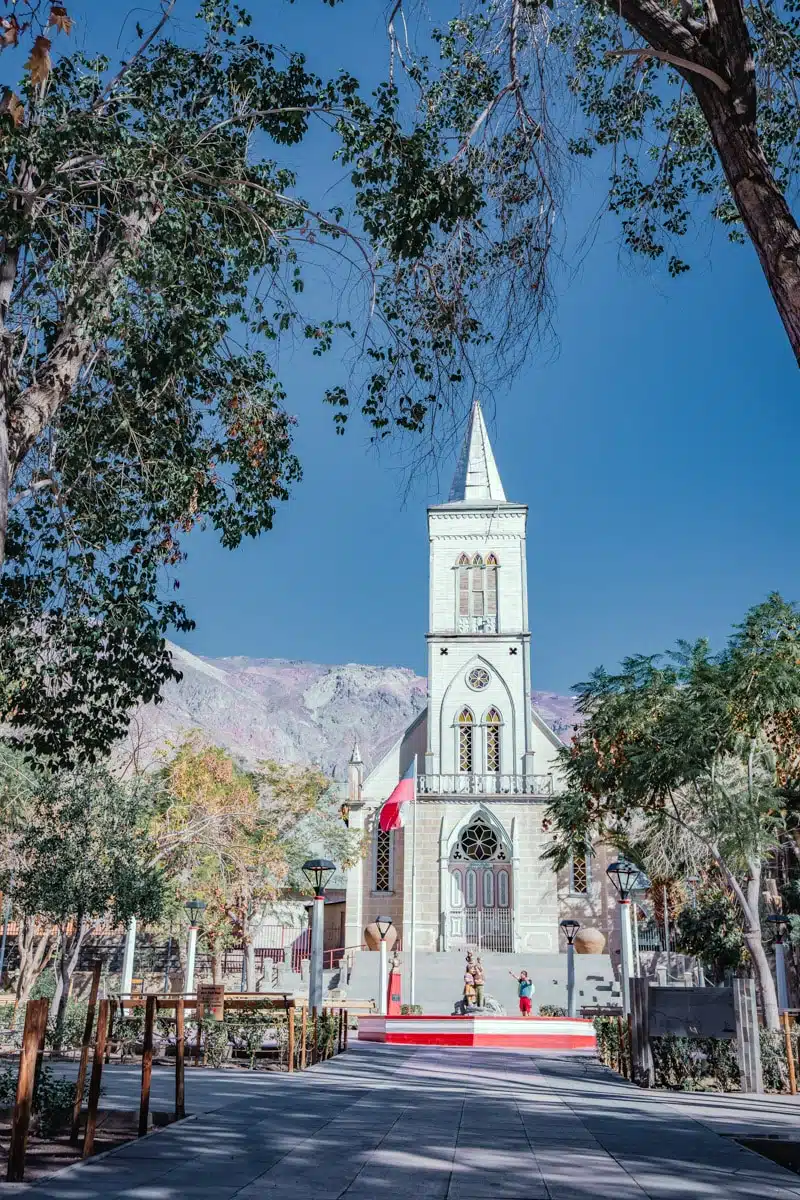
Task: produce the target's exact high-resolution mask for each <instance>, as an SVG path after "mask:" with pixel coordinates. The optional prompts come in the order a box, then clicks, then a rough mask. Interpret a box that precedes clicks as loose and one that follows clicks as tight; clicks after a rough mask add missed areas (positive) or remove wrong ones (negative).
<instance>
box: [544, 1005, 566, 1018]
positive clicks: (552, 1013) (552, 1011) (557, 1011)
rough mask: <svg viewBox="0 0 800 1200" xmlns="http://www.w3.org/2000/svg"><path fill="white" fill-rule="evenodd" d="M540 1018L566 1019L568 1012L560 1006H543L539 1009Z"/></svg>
mask: <svg viewBox="0 0 800 1200" xmlns="http://www.w3.org/2000/svg"><path fill="white" fill-rule="evenodd" d="M539 1016H540V1017H566V1016H567V1010H566V1009H565V1008H562V1007H561V1005H560V1004H542V1005H541V1006H540V1008H539Z"/></svg>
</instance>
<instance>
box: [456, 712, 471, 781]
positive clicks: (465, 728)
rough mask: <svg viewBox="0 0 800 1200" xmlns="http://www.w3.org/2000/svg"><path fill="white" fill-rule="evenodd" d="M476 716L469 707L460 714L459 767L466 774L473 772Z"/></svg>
mask: <svg viewBox="0 0 800 1200" xmlns="http://www.w3.org/2000/svg"><path fill="white" fill-rule="evenodd" d="M473 726H474V718H473V716H472V713H471V712H470V711H469V709H468V708H464V709H462V710H461V712H460V713H459V714H458V769H459V771H463V772H465V773H466V774H471V772H472V735H473Z"/></svg>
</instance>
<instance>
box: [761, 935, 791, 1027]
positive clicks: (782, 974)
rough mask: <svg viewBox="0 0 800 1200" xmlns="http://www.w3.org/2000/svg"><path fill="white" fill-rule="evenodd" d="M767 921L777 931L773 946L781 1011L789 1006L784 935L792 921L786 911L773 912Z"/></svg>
mask: <svg viewBox="0 0 800 1200" xmlns="http://www.w3.org/2000/svg"><path fill="white" fill-rule="evenodd" d="M767 923H768V924H769V925H771V926H772V927H773V929H774V931H775V941H774V942H773V946H772V948H773V950H774V951H775V983H776V984H777V988H778V1008H779V1009H780V1011H781V1012H785V1011H786V1009H787V1008H788V1007H789V988H788V985H787V982H786V943H785V942H784V940H783V935H784V933H785V932H786V930H787V929H788V928H789V926H790V925H791V921H790V920H789V918H788V917H787V916H785V915H784V913H772V915H771V916H769V917H767Z"/></svg>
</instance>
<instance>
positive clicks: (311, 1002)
mask: <svg viewBox="0 0 800 1200" xmlns="http://www.w3.org/2000/svg"><path fill="white" fill-rule="evenodd" d="M335 872H336V863H332V862H331V860H330V859H329V858H309V859H308V860H307V861H306V862H304V863H303V874H304V875H305V877H306V879H307V880H308V882H309V883H310V884H311V886H312V887H313V889H314V908H313V911H312V914H311V963H310V965H309V972H308V1007H309V1008H310V1009H311V1010H312V1012H318V1011H319V1009H320V1008H322V947H323V938H324V933H325V888H326V887H327V885H328V881H329V880H330V878H331V876H332V875H334V874H335Z"/></svg>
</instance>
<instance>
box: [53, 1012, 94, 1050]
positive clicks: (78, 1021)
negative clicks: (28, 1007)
mask: <svg viewBox="0 0 800 1200" xmlns="http://www.w3.org/2000/svg"><path fill="white" fill-rule="evenodd" d="M88 1008H89V1005H88V1003H87V1002H86V1001H84V1000H69V1001H68V1002H67V1007H66V1010H65V1012H64V1020H63V1022H62V1025H61V1037H60V1039H59V1041H60V1045H61V1049H62V1050H73V1049H76V1048H77V1047H79V1046H81V1045H82V1044H83V1031H84V1028H85V1025H86V1013H87V1010H88ZM55 1044H56V1026H55V1022H54V1021H48V1025H47V1045H48V1046H51V1047H52V1046H54V1045H55Z"/></svg>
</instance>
